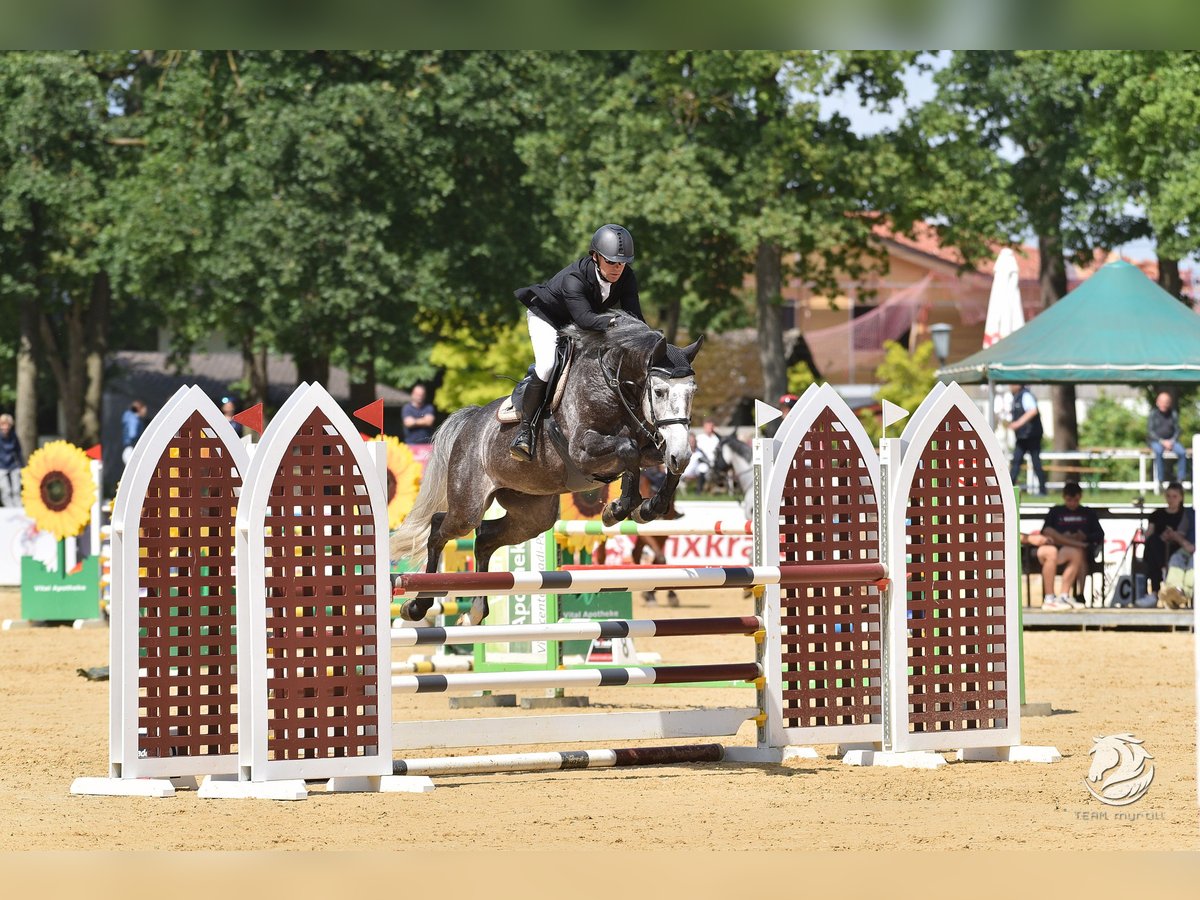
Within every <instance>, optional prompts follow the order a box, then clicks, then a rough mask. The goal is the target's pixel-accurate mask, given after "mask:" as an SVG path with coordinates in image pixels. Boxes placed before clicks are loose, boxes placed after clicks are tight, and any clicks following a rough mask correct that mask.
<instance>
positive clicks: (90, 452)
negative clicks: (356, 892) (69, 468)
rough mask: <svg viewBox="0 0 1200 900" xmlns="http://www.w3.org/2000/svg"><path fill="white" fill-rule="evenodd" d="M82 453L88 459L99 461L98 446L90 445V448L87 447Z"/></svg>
mask: <svg viewBox="0 0 1200 900" xmlns="http://www.w3.org/2000/svg"><path fill="white" fill-rule="evenodd" d="M83 452H84V453H86V454H87V458H88V459H95V460H99V459H100V457H101V453H100V445H99V444H92V446H90V447H88V448H87V449H86V450H84V451H83Z"/></svg>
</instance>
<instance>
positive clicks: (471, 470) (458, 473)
mask: <svg viewBox="0 0 1200 900" xmlns="http://www.w3.org/2000/svg"><path fill="white" fill-rule="evenodd" d="M565 331H566V333H567V335H568V337H569V338H570V340H571V341H572V342H573V344H574V351H573V358H572V362H571V369H570V372H569V373H568V376H567V383H566V386H565V389H564V391H563V394H562V400H561V401H560V403H559V405H558V408H557V409H556V410H555V411H554V413H553V414H552V416H549V417H548V418H547V419H546V421H545V422H544V423H543V427H542V434H541V437H540V440H539V441H538V444H537V448H536V453H535V456H534V459H533V460H532V461H530V462H521V461H518V460H514V459H513V458H512V457H511V456H510V455H509V443H510V442H511V441H512V435H513V431H514V430H515V428H516V427H517V426H516V425H509V424H502V423H501V422H500V421H499V420H498V419H497V416H496V414H497V411H498V410H499V408H500V406H501V405H502V403H503V400H504V398H501V399H499V400H493V401H492V402H491V403H489V404H488V405H487V406H483V407H479V406H469V407H465V408H463V409H460V410H459V411H458V412H456V413H454V414H453V415H451V416H450V418H448V419H447V420H446V421H445V423H444V424H443V425H442V427H441V428H440V429H438V432H437V434H435V435H434V439H433V455H432V456H431V457H430V459H429V462H428V464H427V466H426V468H425V474H424V476H423V478H422V480H421V490H420V492H419V493H418V494H417V499H416V502H415V503H414V504H413V508H412V511H411V512H410V513H409V515H408V517H407V518H406V519H405V520H404V523H403V524H402V525H401V526H400V528H399V530H398V531H396V532H395V534H393V535H392V540H391V552H392V558H393V559H405V560H407V562H408V563H409V565H410V567H412V568H419V567H420V565H421V564H422V563H424V564H425V571H427V572H435V571H437V567H438V564H439V561H440V560H441V555H442V549H443V548H444V547H445V546H446V543H447V542H448V541H450V540H453V539H455V538H459V537H463V536H465V535H467V534H469V533H470V532H471V531H472V530H475V567H476V570H477V571H480V572H486V571H487V568H488V561H489V560H490V559H491V557H492V554H493V553H495V552H496V550H497V549H498V548H500V547H503V546H507V545H511V544H517V543H520V542H521V541H526V540H529V539H530V538H532V537H535V536H537V535H539V534H542V533H543V532H545V531H547V530H549V529H550V528H552V527H553V525H554V522H555V520H556V519H557V518H558V497H559V495H560V494H562V493H565V492H568V491H580V490H587V489H590V488H594V487H596V486H598V485H599V484H603V483H607V482H612V481H615V480H616V479H617V478H621V495H620V496H619V497H618V498H617V499H616V500H614V501H613V502H612V503H610V504H608V506H606V507H605V508H604V511H603V513H602V519H603V520H604V522H605V523H606V524H609V525H611V524H614V523H615V522H617V521H619V520H621V519H627V518H630V517H632V518H633V519H634V520H635V521H638V522H648V521H650V520H651V519H656V518H659V517H661V516H662V515H663V514H665V513H666V511H667V508H668V506H669V505H670V501H671V498H672V497H673V496H674V493H675V487H676V485H677V484H678V483H679V476H680V475H681V474H682V472H683V470H684V468H685V467H686V466H687V462H688V458H689V457H690V455H691V452H690V450H689V449H688V441H687V434H688V426H689V424H690V419H691V409H692V395H693V394H694V393H695V390H696V384H695V373H694V371H693V370H692V360H694V359H695V357H696V354H697V353H698V352H699V350H700V346H701V344H703V342H704V338H703V337H701V338H700V339H699V340H697V341H696V342H695V343H693V344H691V345H690V346H688V347H686V348H682V349H681V348H678V347H672V346H671V345H669V344H668V343H667V342H666V340H665V339H664V338H663V336H662V334H661V333H659V332H657V331H654V330H653V329H651V328H650V327H649V326H648V325H646V324H645V323H644V322H641V321H640V320H638V319H635V318H633V317H632V316H625V315H619V316H618V317H617V320H616V322H615V323H614V325H613V326H612V327H611V328H609V329H608V330H607V331H605V332H591V331H582V330H578V329H575V328H573V327H568V328H567V329H565ZM560 448H562V449H560ZM660 462H664V463H666V466H667V470H668V475H667V478H666V479H665V481H664V483H663V486H662V488H661V490H660V491H659V492H658V493H657V494H655V496H653V497H651V498H650V499H648V500H643V499H642V497H641V494H640V491H639V490H638V481H639V477H640V474H641V469H642V467H644V466H649V465H656V464H658V463H660ZM493 499H494V500H496V501H498V502H499V503H500V505H501V506H503V507H504V509H505V510H506V514H505V515H504V516H503V517H501V518H499V519H487V520H484V518H483V514H484V512H485V511H486V510H487V509H488V507H489V506H491V503H492V500H493ZM432 604H433V598H432V597H422V596H419V595H418V596H417V597H415V598H413V599H411V600H408V601H407V602H405V603H404V604H403V606H402V607H401V612H400V614H401V616H402V617H403V618H405V619H408V620H410V621H418V620H420V619H423V618H424V617H425V614H426V613H427V612H428V611H429V608H430V606H431V605H432ZM487 612H488V604H487V598H486V597H477V598H475V599H474V601H473V602H472V607H471V611H470V612H469V613H468V614H466V616H464V619H463V621H464V622H465V623H467V624H471V625H478V624H479V623H480V622H482V621H483V619H484V618H485V617H486V616H487Z"/></svg>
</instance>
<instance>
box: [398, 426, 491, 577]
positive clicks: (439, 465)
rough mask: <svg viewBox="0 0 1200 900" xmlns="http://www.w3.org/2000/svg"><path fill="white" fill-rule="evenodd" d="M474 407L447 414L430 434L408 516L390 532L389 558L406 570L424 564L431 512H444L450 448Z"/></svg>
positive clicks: (427, 546)
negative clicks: (426, 458) (404, 565)
mask: <svg viewBox="0 0 1200 900" xmlns="http://www.w3.org/2000/svg"><path fill="white" fill-rule="evenodd" d="M476 408H477V407H474V406H468V407H464V408H463V409H460V410H459V411H458V412H456V413H454V414H453V415H451V416H450V418H448V419H447V420H446V421H445V422H443V423H442V427H441V428H439V429H438V430H437V433H436V434H435V435H434V436H433V454H432V455H431V456H430V457H429V461H428V462H427V463H426V464H425V471H424V473H423V474H422V475H421V490H420V491H418V492H417V499H416V500H415V501H414V502H413V508H412V509H411V510H410V511H409V513H408V516H406V517H405V519H404V521H403V522H401V523H400V527H399V528H398V529H396V530H395V531H394V532H392V538H391V543H390V548H391V557H392V559H393V560H397V559H403V560H405V561H406V562H407V563H408V566H409V568H410V569H413V570H420V569H423V568H424V567H425V562H426V557H427V556H428V553H429V529H430V520H431V519H432V518H433V514H434V513H438V512H445V511H446V489H447V483H448V482H449V480H450V479H449V476H450V451H451V450H452V449H453V448H454V442H455V440H456V439H457V438H458V435H459V432H461V431H462V429H463V426H464V425H465V424H466V422H467V415H468V414H469V413H471V412H472V411H473V410H475V409H476Z"/></svg>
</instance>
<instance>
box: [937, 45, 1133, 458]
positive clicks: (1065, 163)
mask: <svg viewBox="0 0 1200 900" xmlns="http://www.w3.org/2000/svg"><path fill="white" fill-rule="evenodd" d="M935 80H936V82H937V84H938V94H937V97H936V98H935V99H934V100H933V101H931V103H930V104H929V105H928V106H927V107H925V108H923V109H922V110H920V111H918V112H917V113H916V116H917V117H918V118H925V119H926V122H927V123H935V127H936V130H934V129H929V128H925V129H922V130H923V134H924V138H925V140H926V142H927V143H931V144H934V145H936V146H937V149H938V153H939V154H943V153H944V154H947V155H948V156H949V157H950V158H954V157H955V155H956V154H957V153H960V152H962V151H963V149H964V148H966V149H967V150H968V151H969V152H970V154H971V156H972V157H973V156H975V155H976V154H975V148H976V147H978V146H983V147H986V148H987V149H988V150H989V151H990V152H991V153H992V154H993V155H994V156H995V158H996V159H997V160H1000V161H1001V162H998V163H997V165H1003V166H1004V167H1005V168H1006V169H1007V178H1006V179H1003V180H1001V179H993V180H991V181H990V182H984V183H983V185H981V186H980V187H981V188H986V187H996V186H999V185H1002V184H1004V183H1005V182H1007V184H1009V185H1010V186H1011V190H1012V194H1013V198H1014V199H1015V201H1016V209H1017V213H1018V217H1017V224H1018V225H1019V226H1020V228H1021V229H1023V230H1024V229H1027V230H1029V231H1032V232H1033V233H1034V234H1035V235H1036V238H1037V242H1038V250H1039V257H1040V273H1039V280H1040V283H1041V293H1042V300H1043V303H1044V305H1046V306H1050V305H1051V304H1053V303H1055V302H1056V301H1058V300H1059V299H1061V298H1062V297H1063V296H1065V295H1066V293H1067V273H1066V259H1067V257H1068V256H1070V257H1072V258H1074V259H1076V260H1077V261H1079V262H1084V261H1090V258H1091V252H1092V249H1093V248H1094V247H1096V246H1102V245H1108V246H1111V245H1112V244H1114V243H1121V242H1123V241H1124V240H1128V239H1129V238H1130V237H1132V236H1133V235H1134V232H1133V231H1131V223H1130V221H1129V220H1128V218H1127V217H1123V216H1114V215H1112V214H1111V213H1112V210H1113V208H1114V207H1113V204H1112V202H1111V196H1110V195H1109V194H1108V188H1107V185H1105V184H1104V183H1103V182H1102V181H1101V180H1099V179H1098V178H1097V176H1096V172H1095V167H1094V165H1093V159H1094V155H1095V147H1094V145H1093V142H1092V140H1091V138H1090V136H1089V133H1088V131H1087V129H1086V127H1085V125H1086V121H1087V119H1088V116H1089V115H1090V103H1091V100H1090V97H1089V94H1088V91H1087V90H1086V85H1085V84H1084V83H1083V82H1082V81H1081V80H1080V78H1079V77H1078V76H1077V75H1076V74H1073V73H1071V72H1070V71H1068V68H1067V67H1065V66H1064V65H1063V62H1062V59H1061V57H1060V56H1059V55H1058V54H1057V52H1051V51H1019V52H1018V51H962V52H956V53H955V54H954V56H953V58H952V59H951V62H950V64H949V65H948V66H946V67H945V68H944V69H942V70H941V71H940V72H938V73H937V75H936V76H935ZM967 171H968V172H969V170H967ZM947 199H948V200H949V198H947ZM958 203H960V204H963V205H967V206H970V207H976V210H975V211H974V215H973V218H972V221H973V222H974V223H975V226H976V228H977V229H978V230H979V231H982V232H986V231H989V230H994V229H999V228H1001V227H1004V226H1005V225H1007V224H1008V223H1007V222H1004V221H1000V222H992V223H990V227H989V223H988V222H987V218H988V217H987V215H986V211H987V210H989V209H996V210H1002V209H1003V202H1002V201H1001V200H1000V199H999V198H997V197H996V196H995V194H994V192H993V191H989V190H971V191H964V192H963V193H962V194H961V196H960V198H959V200H958ZM981 213H982V214H981ZM960 234H961V231H960ZM981 236H984V235H981ZM974 246H975V247H978V246H979V242H978V241H976V242H975V244H974ZM1052 393H1053V397H1054V446H1055V449H1058V450H1067V449H1072V448H1074V447H1075V446H1077V444H1078V437H1077V431H1078V429H1077V423H1076V419H1075V388H1074V385H1055V386H1054V387H1053V389H1052Z"/></svg>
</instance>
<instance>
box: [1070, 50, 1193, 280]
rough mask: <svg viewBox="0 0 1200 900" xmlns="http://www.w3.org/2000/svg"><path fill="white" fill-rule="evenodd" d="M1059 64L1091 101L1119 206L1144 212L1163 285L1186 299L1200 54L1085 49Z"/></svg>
mask: <svg viewBox="0 0 1200 900" xmlns="http://www.w3.org/2000/svg"><path fill="white" fill-rule="evenodd" d="M1060 64H1061V65H1062V66H1063V67H1064V68H1065V69H1067V70H1068V71H1069V72H1070V73H1071V74H1072V75H1073V76H1075V77H1076V78H1078V79H1080V81H1081V82H1082V83H1083V84H1085V85H1086V86H1087V89H1088V92H1089V94H1090V95H1091V96H1092V97H1093V98H1094V102H1093V103H1092V105H1091V111H1092V112H1091V115H1090V116H1089V117H1088V120H1087V124H1088V127H1089V130H1090V131H1091V133H1092V135H1093V139H1094V140H1095V143H1096V160H1097V167H1096V168H1097V172H1098V174H1099V175H1100V176H1101V177H1102V178H1105V179H1108V180H1110V181H1111V182H1112V184H1113V187H1114V190H1113V203H1114V205H1116V204H1119V205H1120V212H1124V210H1125V207H1126V206H1127V205H1128V204H1129V203H1131V202H1132V203H1135V204H1137V205H1139V206H1140V207H1141V208H1142V209H1143V210H1144V211H1145V224H1146V229H1145V230H1146V234H1147V235H1150V234H1152V235H1153V237H1154V240H1155V242H1156V245H1157V254H1158V276H1159V277H1158V282H1159V284H1160V285H1162V287H1163V288H1165V289H1166V290H1167V291H1169V292H1170V293H1172V294H1174V295H1175V296H1176V297H1178V298H1180V299H1181V300H1183V299H1184V295H1183V281H1182V278H1181V277H1180V274H1179V261H1180V260H1181V259H1183V258H1184V257H1186V256H1188V255H1189V254H1192V253H1195V252H1196V251H1197V250H1200V200H1198V199H1197V197H1198V195H1200V174H1198V172H1200V137H1197V133H1198V132H1197V129H1200V108H1198V107H1197V103H1196V78H1197V76H1198V75H1200V54H1197V53H1195V52H1192V51H1139V52H1112V51H1083V52H1079V53H1075V54H1071V55H1069V56H1065V57H1063V58H1061V60H1060Z"/></svg>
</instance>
